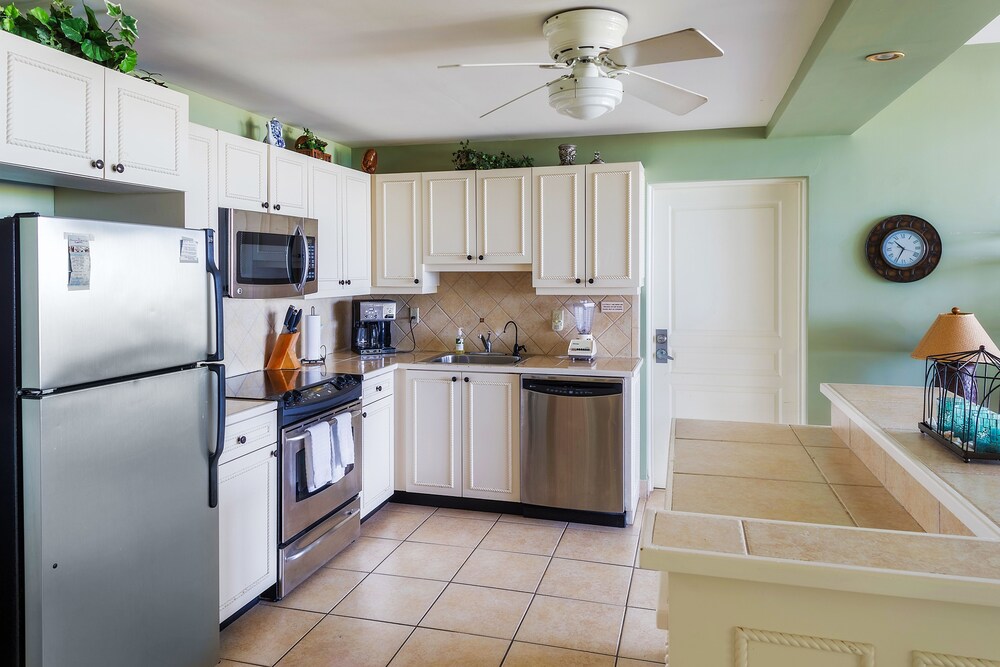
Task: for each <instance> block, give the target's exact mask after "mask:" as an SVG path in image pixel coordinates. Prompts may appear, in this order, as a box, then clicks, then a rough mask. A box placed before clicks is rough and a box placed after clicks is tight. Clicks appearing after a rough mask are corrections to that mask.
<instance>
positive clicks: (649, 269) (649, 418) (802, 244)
mask: <svg viewBox="0 0 1000 667" xmlns="http://www.w3.org/2000/svg"><path fill="white" fill-rule="evenodd" d="M784 183H795V184H797V185H798V187H799V192H800V210H799V304H798V305H799V359H798V362H799V392H798V404H799V418H800V420H803V419H804V420H805V423H808V413H807V408H808V405H807V402H806V396H807V393H808V392H807V385H806V377H807V375H808V373H807V368H806V362H807V360H808V357H809V355H808V338H807V337H806V334H807V325H808V319H809V317H808V306H809V299H808V297H809V294H808V286H809V284H808V276H809V254H808V253H809V237H808V232H809V220H808V213H809V199H808V196H809V188H808V185H809V179H808V178H807V177H805V176H798V177H788V178H748V179H737V180H716V181H675V182H665V183H650V184H648V185H647V186H646V256H645V257H644V258H643V261H645V263H646V286H645V288H644V289H643V295H642V308H643V312H644V313H645V315H646V326H645V327H644V328H643V330H642V335H643V340H642V343H641V346H640V351H641V353H642V356H643V359H644V360H645V362H646V363H647V365H648V366H647V368H646V369H645V373H644V374H643V375H644V378H645V380H644V382H643V389H644V390H645V397H644V398H643V407H644V408H645V410H646V416H645V419H644V420H643V422H644V423H643V426H644V427H645V431H646V476H647V478H646V479H645V480H644V482H645V484H646V485H647V491H652V489H653V485H654V481H655V480H654V479H653V477H654V475H653V457H654V454H653V451H654V448H653V446H652V445H653V442H652V439H653V374H652V368H651V365H652V364H654V363H656V360H655V359H654V358H653V354H652V350H653V345H652V341H653V338H654V336H655V331H656V326H655V323H654V322H653V291H652V287H653V280H654V278H655V277H656V270H655V268H654V266H655V264H654V263H653V261H652V260H653V245H654V238H655V234H656V229H655V227H654V224H653V223H654V220H655V216H656V198H655V197H654V195H655V194H656V193H657V192H658V191H662V190H673V189H678V188H703V187H718V186H723V185H734V186H739V185H777V184H784ZM671 419H673V417H672V416H671ZM670 433H671V434H673V427H671V429H670ZM667 477H668V480H667V481H668V482H669V471H668V473H667Z"/></svg>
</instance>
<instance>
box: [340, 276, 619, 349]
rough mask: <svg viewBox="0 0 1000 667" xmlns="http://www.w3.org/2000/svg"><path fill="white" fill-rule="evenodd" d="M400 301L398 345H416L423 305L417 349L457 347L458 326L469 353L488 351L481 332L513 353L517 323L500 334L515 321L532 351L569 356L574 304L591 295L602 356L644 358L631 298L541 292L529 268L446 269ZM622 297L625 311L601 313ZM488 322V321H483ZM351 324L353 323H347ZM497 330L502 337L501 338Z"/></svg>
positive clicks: (394, 337)
mask: <svg viewBox="0 0 1000 667" xmlns="http://www.w3.org/2000/svg"><path fill="white" fill-rule="evenodd" d="M378 298H389V299H395V300H396V303H397V304H399V321H398V322H397V324H396V325H395V326H393V332H392V340H393V342H394V343H395V344H396V347H398V348H401V349H404V350H409V349H410V347H411V345H412V338H410V330H409V323H408V320H407V316H408V308H410V307H414V308H419V309H420V324H418V325H416V326H414V328H413V335H414V336H416V338H417V349H418V350H426V351H429V352H444V351H447V350H451V349H453V348H454V346H455V334H456V332H457V331H458V327H462V329H463V330H464V332H465V349H466V351H480V350H482V349H483V346H482V343H481V342H480V341H479V334H481V333H485V332H487V331H492V332H493V340H494V341H496V342H495V344H494V346H493V350H494V351H495V352H498V351H504V352H510V350H511V348H512V346H513V345H514V327H510V328H509V329H507V333H506V334H501V332H502V331H503V327H504V324H506V323H507V321H508V320H514V321H515V322H517V325H518V327H519V329H520V339H519V340H518V343H520V344H521V345H526V346H527V354H553V355H555V354H566V348H567V347H568V345H569V339H570V338H573V337H574V336H575V335H576V333H577V331H576V326H575V324H574V320H573V303H575V302H576V301H579V300H581V299H585V298H589V299H590V300H591V301H593V302H595V303H597V304H598V305H597V308H596V312H595V314H594V335H595V336H597V340H598V344H599V346H600V348H599V350H598V354H599V355H600V356H602V357H637V356H639V313H638V311H637V310H636V309H635V308H633V306H634V299H635V297H632V296H590V297H583V296H538V295H537V294H535V290H534V289H533V288H532V286H531V274H530V273H529V272H496V273H473V272H470V273H464V272H459V273H442V274H441V284H440V286H439V287H438V291H437V293H436V294H417V295H413V296H405V295H395V296H392V295H389V296H386V297H378ZM602 300H603V301H618V302H622V303H624V305H625V312H624V313H602V312H601V307H600V303H601V301H602ZM560 307H561V308H564V309H565V311H566V313H565V315H564V320H563V321H564V324H565V326H564V328H563V330H562V331H561V332H558V333H557V332H555V331H552V311H553V310H554V309H556V308H560ZM481 320H483V321H481ZM347 326H348V328H349V327H350V323H348V324H347ZM498 334H500V335H499V337H498Z"/></svg>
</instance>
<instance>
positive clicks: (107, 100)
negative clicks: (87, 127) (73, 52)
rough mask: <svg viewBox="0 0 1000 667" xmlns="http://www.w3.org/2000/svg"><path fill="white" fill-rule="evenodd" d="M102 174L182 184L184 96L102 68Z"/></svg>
mask: <svg viewBox="0 0 1000 667" xmlns="http://www.w3.org/2000/svg"><path fill="white" fill-rule="evenodd" d="M104 117H105V119H106V126H105V131H106V132H107V134H106V136H105V138H104V145H105V151H104V177H105V178H106V179H108V180H109V181H111V180H114V181H121V182H123V183H135V184H138V185H147V186H151V187H157V188H169V189H171V190H183V189H184V188H185V187H186V185H187V174H186V173H185V170H186V169H187V151H188V97H187V95H184V94H183V93H178V92H177V91H175V90H168V89H166V88H163V87H162V86H157V85H155V84H152V83H149V82H148V81H143V80H141V79H137V78H136V77H134V76H129V75H127V74H122V73H121V72H115V71H112V70H106V71H105V79H104Z"/></svg>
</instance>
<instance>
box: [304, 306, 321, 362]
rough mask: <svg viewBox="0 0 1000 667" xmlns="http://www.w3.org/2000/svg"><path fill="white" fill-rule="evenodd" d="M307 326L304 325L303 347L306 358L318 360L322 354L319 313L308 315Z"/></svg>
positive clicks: (306, 318)
mask: <svg viewBox="0 0 1000 667" xmlns="http://www.w3.org/2000/svg"><path fill="white" fill-rule="evenodd" d="M304 319H305V326H303V327H302V336H303V340H302V349H303V350H304V351H305V354H304V355H303V358H304V359H309V360H312V361H314V360H317V359H319V358H320V357H321V356H322V355H321V353H320V349H319V348H320V333H319V331H320V321H319V315H306V316H305V318H304Z"/></svg>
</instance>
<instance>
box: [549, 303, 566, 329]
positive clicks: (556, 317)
mask: <svg viewBox="0 0 1000 667" xmlns="http://www.w3.org/2000/svg"><path fill="white" fill-rule="evenodd" d="M565 320H566V311H565V310H563V309H562V308H556V309H555V310H553V311H552V330H553V331H562V330H563V327H564V326H566V324H565Z"/></svg>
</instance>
